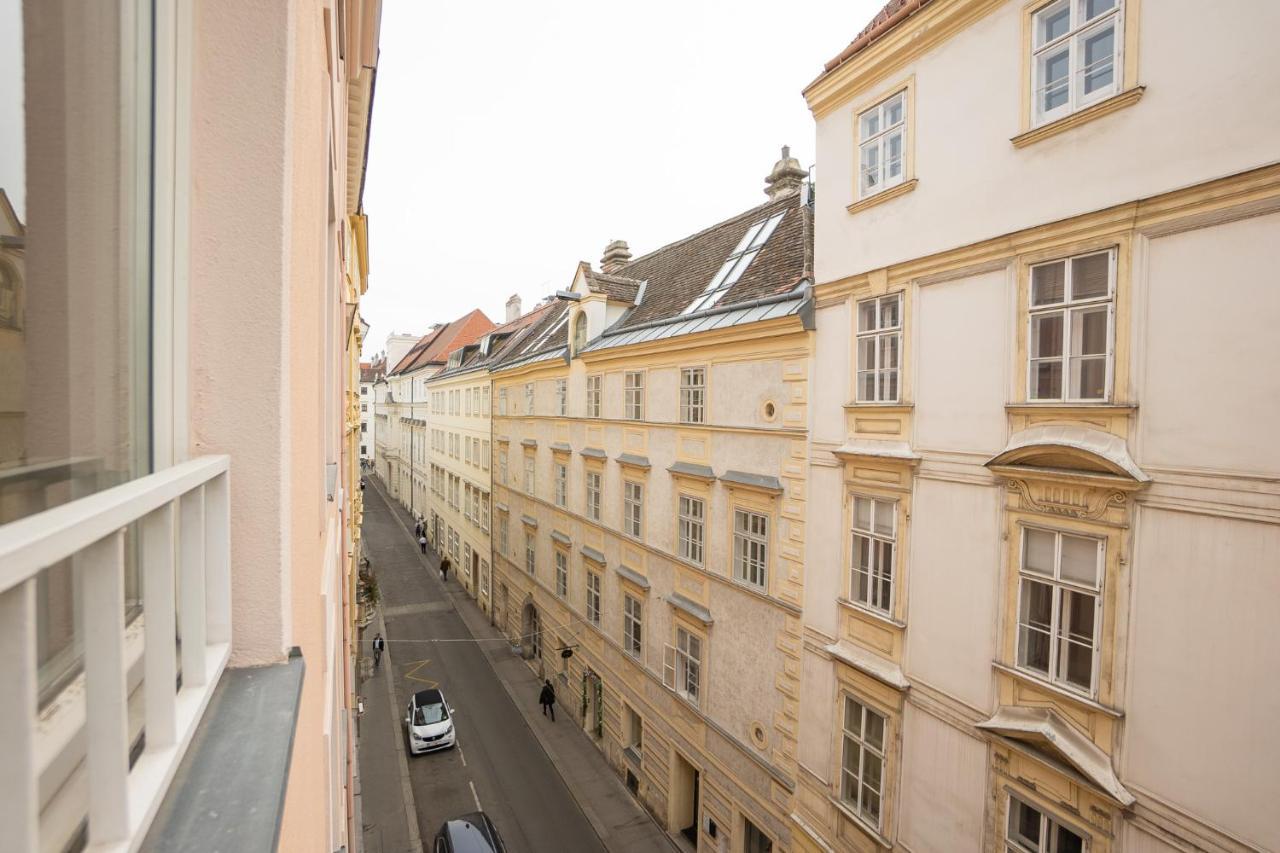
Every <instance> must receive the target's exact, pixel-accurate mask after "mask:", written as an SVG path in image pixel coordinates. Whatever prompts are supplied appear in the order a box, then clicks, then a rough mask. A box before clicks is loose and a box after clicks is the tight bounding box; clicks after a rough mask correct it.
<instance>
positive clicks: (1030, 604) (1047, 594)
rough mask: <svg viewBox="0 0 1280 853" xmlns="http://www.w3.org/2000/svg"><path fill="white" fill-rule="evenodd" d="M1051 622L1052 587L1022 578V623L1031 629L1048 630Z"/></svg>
mask: <svg viewBox="0 0 1280 853" xmlns="http://www.w3.org/2000/svg"><path fill="white" fill-rule="evenodd" d="M1052 620H1053V587H1052V586H1050V585H1049V584H1047V583H1040V582H1039V581H1033V580H1029V579H1026V578H1024V579H1023V581H1022V622H1023V624H1025V625H1028V626H1029V627H1031V628H1037V629H1040V628H1043V629H1046V630H1047V629H1048V628H1050V627H1051V623H1052Z"/></svg>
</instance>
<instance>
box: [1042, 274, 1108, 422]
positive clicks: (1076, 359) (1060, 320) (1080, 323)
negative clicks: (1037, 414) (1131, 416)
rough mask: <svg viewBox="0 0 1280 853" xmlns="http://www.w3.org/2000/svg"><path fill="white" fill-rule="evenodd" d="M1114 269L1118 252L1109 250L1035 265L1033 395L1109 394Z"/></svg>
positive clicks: (1083, 396)
mask: <svg viewBox="0 0 1280 853" xmlns="http://www.w3.org/2000/svg"><path fill="white" fill-rule="evenodd" d="M1115 267H1116V259H1115V252H1114V251H1113V250H1110V249H1108V250H1106V251H1102V252H1092V253H1090V254H1086V255H1076V256H1074V257H1070V258H1060V259H1058V260H1056V261H1049V262H1048V263H1043V264H1036V265H1034V266H1033V267H1031V293H1030V309H1029V311H1028V332H1027V342H1028V345H1027V356H1028V358H1027V396H1028V397H1029V398H1030V399H1032V400H1062V401H1068V402H1069V401H1090V400H1106V399H1109V398H1110V396H1111V383H1112V362H1113V359H1112V343H1111V340H1112V328H1113V326H1114V320H1115Z"/></svg>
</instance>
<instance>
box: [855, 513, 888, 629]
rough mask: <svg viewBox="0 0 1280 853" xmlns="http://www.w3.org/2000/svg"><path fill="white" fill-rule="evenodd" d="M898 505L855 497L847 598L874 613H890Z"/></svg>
mask: <svg viewBox="0 0 1280 853" xmlns="http://www.w3.org/2000/svg"><path fill="white" fill-rule="evenodd" d="M897 541H898V505H897V503H895V502H894V501H886V500H879V499H876V498H868V497H863V496H862V495H854V497H853V555H852V558H851V566H852V568H851V570H850V572H851V574H850V580H849V597H850V598H851V599H853V600H854V601H856V602H858V603H859V604H864V605H866V606H867V607H870V608H871V609H873V610H880V611H882V612H884V613H889V614H892V613H893V572H894V554H895V552H896V550H897Z"/></svg>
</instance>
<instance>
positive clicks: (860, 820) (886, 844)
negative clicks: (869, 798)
mask: <svg viewBox="0 0 1280 853" xmlns="http://www.w3.org/2000/svg"><path fill="white" fill-rule="evenodd" d="M827 799H828V800H829V801H830V802H831V804H832V805H833V806H835V807H836V808H837V809H839V810H840V813H841V814H843V815H844V816H845V817H847V818H848V819H849V820H851V821H853V822H854V823H855V824H857V826H858V828H859V829H861V830H862V831H863V832H865V833H866V834H867V835H869V836H871V838H872V839H873V840H874V841H875V842H876V843H877V844H879V845H880V846H881V847H883V848H884V849H885V850H892V849H893V842H892V841H890V840H889V839H888V838H885V837H884V836H883V835H881V834H880V830H878V829H876V828H875V827H873V826H872V825H871V824H870V823H868V822H867V819H866V818H865V817H863V816H862V815H860V814H858V813H857V812H855V811H854V810H853V809H851V808H849V807H848V806H847V805H845V804H844V802H843V801H842V800H841V799H840V798H839V797H835V796H832V795H831V794H827ZM881 802H882V803H883V802H884V801H883V799H881ZM881 816H882V817H883V812H881Z"/></svg>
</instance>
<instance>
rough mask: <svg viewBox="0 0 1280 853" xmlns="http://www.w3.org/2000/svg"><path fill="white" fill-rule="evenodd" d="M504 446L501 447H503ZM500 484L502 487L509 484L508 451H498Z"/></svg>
mask: <svg viewBox="0 0 1280 853" xmlns="http://www.w3.org/2000/svg"><path fill="white" fill-rule="evenodd" d="M501 446H502V445H499V447H501ZM498 482H499V483H501V484H502V485H504V486H505V485H506V484H507V451H506V450H499V451H498Z"/></svg>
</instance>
